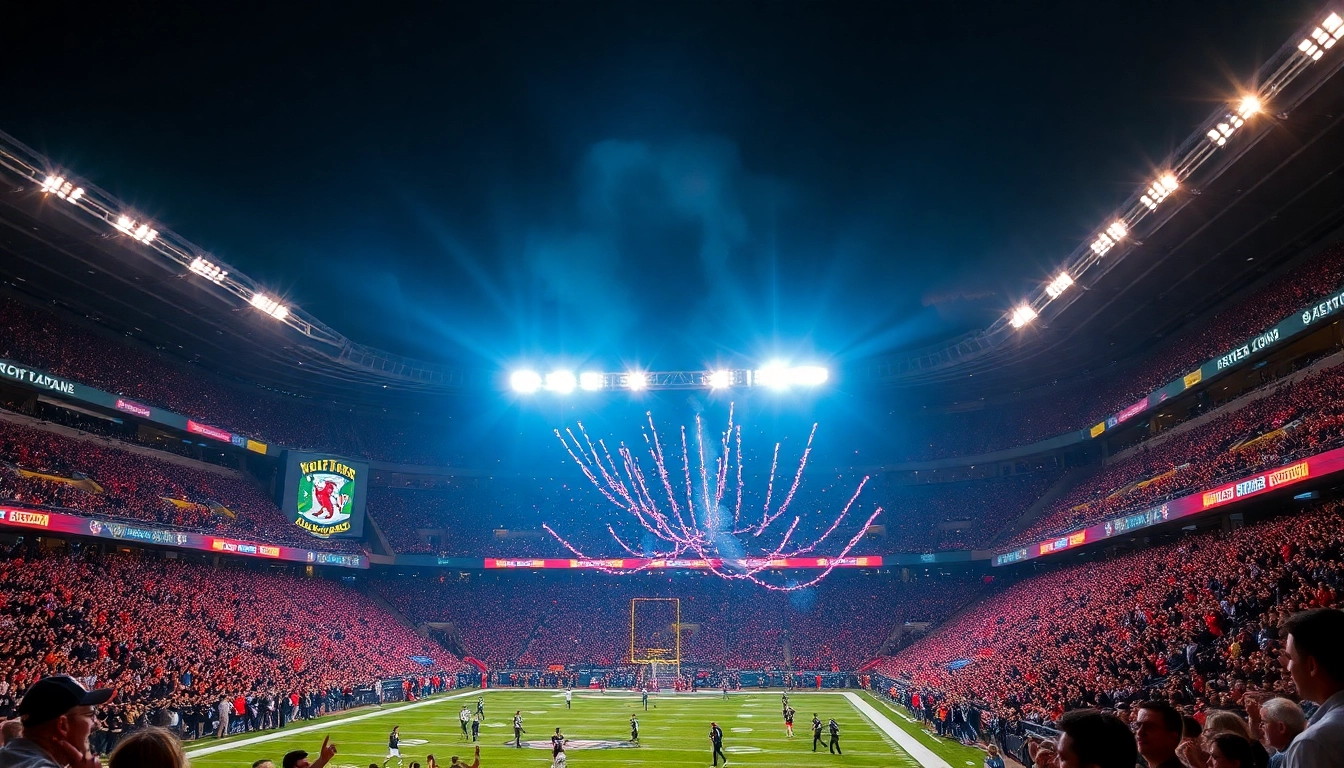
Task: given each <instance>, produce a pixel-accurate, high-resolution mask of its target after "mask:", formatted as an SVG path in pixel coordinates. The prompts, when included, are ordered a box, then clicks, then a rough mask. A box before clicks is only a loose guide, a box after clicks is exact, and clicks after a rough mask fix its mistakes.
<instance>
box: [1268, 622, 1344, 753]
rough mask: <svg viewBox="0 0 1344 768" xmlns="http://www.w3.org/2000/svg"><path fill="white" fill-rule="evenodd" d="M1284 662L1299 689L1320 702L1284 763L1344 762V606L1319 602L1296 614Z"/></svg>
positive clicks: (1286, 630)
mask: <svg viewBox="0 0 1344 768" xmlns="http://www.w3.org/2000/svg"><path fill="white" fill-rule="evenodd" d="M1281 634H1283V635H1285V636H1286V637H1287V638H1288V639H1287V642H1286V643H1285V644H1284V651H1283V664H1284V666H1285V667H1286V668H1287V669H1288V674H1289V675H1290V676H1291V677H1292V679H1293V685H1294V686H1296V687H1297V693H1298V695H1299V696H1301V697H1302V698H1303V699H1306V700H1307V701H1313V702H1316V703H1318V704H1320V708H1319V709H1317V710H1316V713H1315V714H1314V715H1312V716H1311V719H1310V720H1308V721H1307V728H1306V730H1304V731H1302V733H1300V734H1298V736H1297V738H1295V739H1293V742H1292V744H1290V745H1288V749H1287V750H1286V752H1285V755H1284V761H1283V764H1284V768H1341V767H1344V611H1339V610H1335V609H1330V608H1318V609H1316V610H1312V611H1303V612H1301V613H1297V614H1294V615H1293V616H1290V617H1289V618H1288V620H1287V621H1285V622H1284V624H1283V627H1282V628H1281Z"/></svg>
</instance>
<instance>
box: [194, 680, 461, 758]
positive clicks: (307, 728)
mask: <svg viewBox="0 0 1344 768" xmlns="http://www.w3.org/2000/svg"><path fill="white" fill-rule="evenodd" d="M481 693H482V691H478V690H469V691H463V692H462V693H454V694H449V695H448V696H444V697H442V698H435V699H425V700H424V701H417V702H413V703H411V704H407V705H406V706H404V707H396V708H395V709H375V710H373V711H371V712H364V713H362V714H358V715H351V716H350V717H342V718H340V719H338V720H328V721H326V722H322V723H314V724H312V725H304V726H301V727H299V728H283V729H280V730H277V731H271V732H270V733H263V734H261V735H260V736H251V737H249V738H246V739H239V740H238V741H230V742H228V743H226V744H215V745H213V746H209V747H201V748H200V749H193V750H191V751H190V752H187V757H189V758H193V757H205V756H206V755H213V754H214V753H216V752H224V751H226V750H230V749H233V748H234V747H250V746H252V745H253V744H264V743H266V742H268V741H275V740H276V739H284V738H288V737H290V736H293V735H295V734H300V733H311V732H313V731H322V730H330V729H332V728H334V727H336V726H338V725H345V724H346V723H357V722H359V721H360V720H369V719H371V718H375V717H382V716H384V715H392V714H397V713H399V712H405V711H407V710H410V709H418V708H420V707H428V706H432V705H434V704H442V703H443V702H445V701H451V700H453V699H461V698H466V697H467V696H471V695H480V694H481Z"/></svg>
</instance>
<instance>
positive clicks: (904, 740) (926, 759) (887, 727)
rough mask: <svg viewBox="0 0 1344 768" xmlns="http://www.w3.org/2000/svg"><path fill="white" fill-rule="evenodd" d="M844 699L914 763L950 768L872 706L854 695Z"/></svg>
mask: <svg viewBox="0 0 1344 768" xmlns="http://www.w3.org/2000/svg"><path fill="white" fill-rule="evenodd" d="M844 697H845V698H846V699H849V703H850V704H851V705H852V706H853V707H854V708H855V709H857V710H858V711H859V712H860V713H862V714H863V715H864V716H865V717H867V718H868V719H869V720H870V721H871V722H872V723H873V725H875V726H877V727H878V729H879V730H881V731H882V732H883V733H885V734H887V735H888V736H890V737H891V738H892V739H893V740H894V741H895V742H896V743H897V744H899V745H900V746H901V749H904V750H905V751H906V752H907V753H908V754H909V755H910V756H911V757H913V758H915V762H917V763H919V764H920V765H922V766H924V768H952V766H951V765H949V764H948V762H947V761H946V760H944V759H943V758H941V757H939V756H937V755H935V754H934V753H933V750H931V749H929V748H928V747H926V746H924V745H923V744H920V743H919V742H918V741H916V740H915V737H913V736H911V735H910V734H908V733H906V732H905V730H904V729H902V728H901V727H900V726H899V725H896V724H895V723H893V722H891V720H890V719H888V718H887V716H886V715H884V714H882V713H881V712H879V711H878V710H877V708H875V707H874V706H873V705H872V704H869V703H868V702H866V701H864V700H863V699H861V698H859V695H858V694H856V693H845V694H844Z"/></svg>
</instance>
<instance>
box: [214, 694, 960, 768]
mask: <svg viewBox="0 0 1344 768" xmlns="http://www.w3.org/2000/svg"><path fill="white" fill-rule="evenodd" d="M484 695H485V713H486V718H485V721H484V726H483V727H482V728H481V741H480V743H481V765H482V766H483V768H495V767H496V766H537V767H538V768H540V767H541V766H548V765H550V761H551V753H550V742H549V740H548V739H549V737H550V734H551V733H553V732H554V730H555V728H556V726H559V727H560V728H561V729H562V730H563V732H564V734H565V735H566V736H567V737H568V738H570V739H572V740H574V742H575V743H574V744H571V746H570V748H569V749H568V750H567V754H568V757H569V764H570V765H571V766H576V768H585V767H586V766H617V765H651V766H708V765H709V764H710V749H709V738H708V733H709V723H710V721H717V722H718V724H719V726H720V727H721V728H722V729H723V732H724V740H723V743H724V751H725V752H726V753H727V754H728V758H729V761H730V762H731V763H732V764H733V765H743V766H746V765H754V766H772V767H776V768H789V767H790V766H800V767H801V766H808V767H809V768H811V766H817V765H821V764H823V763H825V764H836V765H845V766H851V767H853V768H966V766H968V765H970V766H974V768H979V766H980V764H981V760H982V759H983V758H982V756H983V753H980V752H978V751H977V750H974V749H969V748H966V747H962V746H960V745H958V744H954V743H951V742H946V741H942V740H938V739H935V738H933V737H931V736H928V735H927V734H924V733H922V732H921V731H920V729H918V728H917V727H916V726H915V725H914V724H912V723H910V722H908V720H907V719H906V718H904V717H902V716H901V715H900V714H899V713H897V712H896V711H894V710H893V709H891V708H890V707H887V706H885V705H884V704H882V703H881V702H879V701H878V700H876V699H874V698H871V697H868V696H866V695H858V694H854V693H839V692H836V693H795V694H791V695H790V697H789V700H790V703H792V705H793V707H794V708H795V709H796V710H797V711H798V717H797V722H796V723H795V726H794V732H795V734H796V736H795V737H794V738H793V739H789V738H786V737H785V735H784V725H783V720H782V718H781V717H780V698H779V692H778V691H774V692H763V693H740V694H739V693H734V694H733V695H732V696H731V697H730V698H729V699H728V700H726V701H725V700H723V699H722V698H721V697H720V696H719V695H717V694H710V695H703V694H697V695H693V696H692V695H686V694H681V695H670V694H669V695H664V696H656V697H650V700H649V710H648V712H645V711H644V709H643V707H642V706H641V705H640V699H639V696H638V695H636V694H631V693H620V692H609V693H607V694H606V695H605V696H603V695H601V694H597V693H589V692H588V691H576V692H575V695H574V708H573V709H571V710H566V709H565V702H564V697H563V694H561V693H558V692H554V691H517V690H502V691H487V692H485V694H484ZM476 696H477V693H476V692H470V693H467V694H465V695H464V696H462V697H460V698H459V697H456V696H451V695H450V696H440V697H436V698H433V699H429V700H426V701H422V702H416V703H414V704H410V705H389V706H387V707H386V708H384V709H383V710H378V709H372V708H370V709H363V710H355V711H352V712H347V713H342V714H339V715H333V716H331V717H328V718H324V719H321V720H316V721H310V722H306V723H299V724H295V725H293V726H292V727H290V728H287V729H285V730H284V731H279V732H263V733H260V734H245V735H240V736H234V737H232V738H230V739H225V740H223V741H216V740H214V739H205V740H202V741H200V742H194V743H192V744H190V745H189V746H188V756H189V757H190V758H191V763H192V765H194V766H197V768H216V767H220V768H222V767H223V766H230V767H232V768H247V767H248V766H250V765H251V764H252V762H253V761H254V760H257V759H260V758H263V757H264V758H271V759H273V760H275V761H276V764H277V765H278V764H279V761H280V757H281V756H282V755H284V753H285V752H287V751H289V750H291V749H306V750H308V751H309V752H311V753H313V755H312V757H313V758H316V756H317V755H316V753H317V750H318V747H319V746H320V745H321V743H322V738H323V736H325V735H328V734H330V735H331V738H332V742H333V743H335V744H336V745H337V747H338V748H339V750H340V751H339V753H338V754H337V756H336V758H335V759H334V760H333V761H332V765H333V766H341V767H346V766H354V767H355V768H367V766H368V765H369V764H370V763H378V764H380V765H381V763H382V761H383V758H384V757H385V756H386V755H387V734H388V731H390V730H391V729H392V726H393V725H400V726H401V754H402V761H403V763H404V765H403V766H402V768H409V766H410V764H411V762H412V761H417V762H419V763H421V765H422V766H423V765H424V763H425V756H426V755H427V754H430V753H433V754H434V756H435V758H436V759H437V760H438V761H439V763H440V764H441V765H444V766H446V765H448V762H449V760H448V758H449V757H450V756H451V755H455V754H456V755H460V756H463V757H466V758H468V762H470V756H471V752H472V747H471V745H470V744H469V743H465V742H463V741H462V739H461V730H460V728H459V726H458V721H457V711H458V710H459V709H460V708H461V706H462V704H463V703H466V704H467V705H469V706H470V707H471V708H472V709H473V711H474V709H475V702H476ZM655 705H656V706H655ZM516 709H521V710H522V713H523V718H524V727H525V728H526V730H527V733H526V734H525V735H524V736H523V739H524V744H527V742H528V740H532V741H533V742H534V744H535V746H534V747H533V748H524V749H515V748H514V747H513V746H512V745H506V742H507V741H510V740H511V739H512V736H513V733H512V720H513V712H514V710H516ZM861 710H862V711H861ZM813 712H816V713H818V714H819V715H820V716H821V718H822V720H823V721H824V720H826V719H827V718H830V717H834V718H835V719H836V721H837V722H839V724H840V728H841V745H842V748H843V749H844V755H843V756H833V755H830V754H826V749H825V747H824V746H823V747H822V748H821V750H820V751H819V752H818V753H816V754H814V753H813V752H812V735H811V732H810V725H809V724H810V722H811V720H812V713H813ZM632 714H636V715H638V716H639V724H640V745H639V746H631V745H630V744H629V742H628V739H629V737H630V728H629V722H630V715H632ZM884 728H885V729H886V730H885V731H884ZM421 740H423V743H421ZM584 742H589V744H587V745H585V744H584ZM585 746H587V747H588V748H584V747H585ZM396 764H397V763H396V760H395V759H394V760H393V761H392V762H391V763H389V768H392V766H395V765H396Z"/></svg>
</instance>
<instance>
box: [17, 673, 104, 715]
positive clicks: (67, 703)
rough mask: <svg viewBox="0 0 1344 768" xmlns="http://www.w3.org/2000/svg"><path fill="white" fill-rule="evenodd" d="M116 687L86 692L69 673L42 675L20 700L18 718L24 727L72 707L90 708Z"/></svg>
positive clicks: (102, 701) (99, 702)
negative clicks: (51, 675) (52, 675)
mask: <svg viewBox="0 0 1344 768" xmlns="http://www.w3.org/2000/svg"><path fill="white" fill-rule="evenodd" d="M116 692H117V691H116V689H115V688H98V689H96V690H92V691H88V690H85V689H84V686H82V685H80V684H79V681H78V680H76V679H75V678H73V677H70V676H69V675H56V676H54V677H44V678H42V679H41V680H38V681H37V682H36V683H33V687H31V688H29V689H28V692H27V693H25V694H24V695H23V701H20V702H19V720H21V721H22V722H23V725H24V727H25V728H27V727H31V726H34V725H41V724H42V723H46V722H50V721H52V720H55V719H56V718H58V717H60V716H61V715H64V714H65V713H66V712H69V711H70V710H72V709H74V708H75V707H92V706H97V705H98V704H103V703H105V702H106V701H107V700H108V699H110V698H112V696H113V695H115V694H116Z"/></svg>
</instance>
